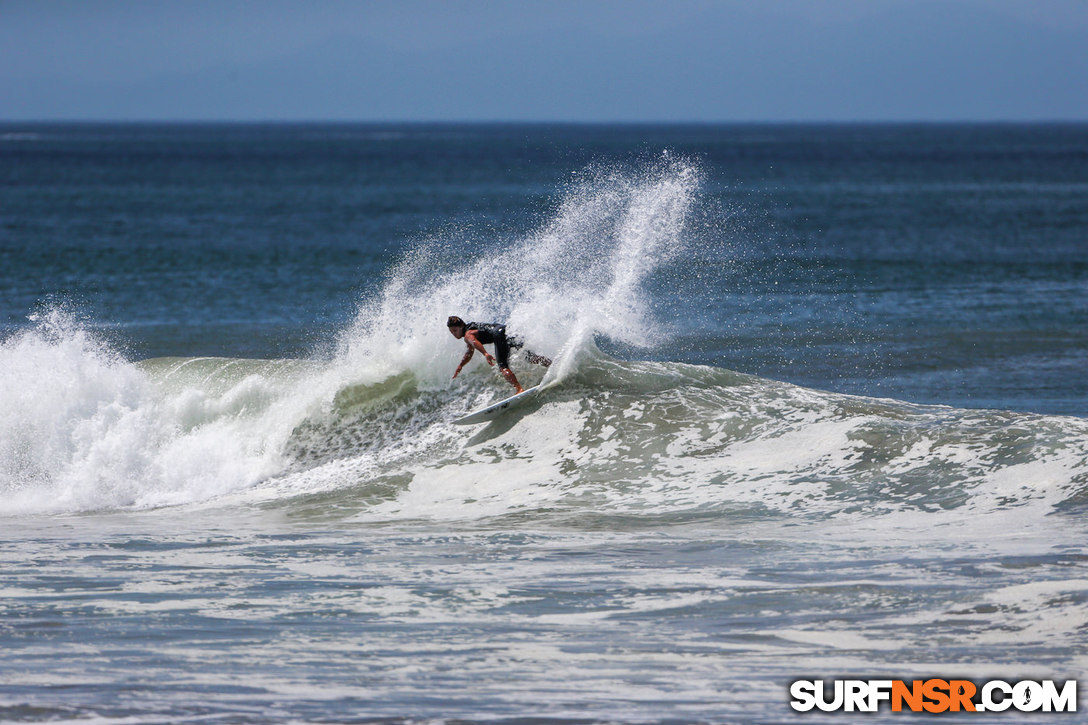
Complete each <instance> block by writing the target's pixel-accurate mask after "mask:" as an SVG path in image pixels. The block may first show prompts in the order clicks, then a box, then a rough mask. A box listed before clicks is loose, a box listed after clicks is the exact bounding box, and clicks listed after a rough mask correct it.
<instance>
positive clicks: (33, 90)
mask: <svg viewBox="0 0 1088 725" xmlns="http://www.w3.org/2000/svg"><path fill="white" fill-rule="evenodd" d="M0 119H9V120H27V119H105V120H109V119H157V120H189V119H192V120H235V119H236V120H321V119H329V120H364V121H365V120H438V121H447V120H561V121H717V120H720V121H752V120H756V121H758V120H770V121H797V120H832V121H849V120H1036V119H1046V120H1051V119H1055V120H1088V0H758V1H757V0H552V1H550V2H542V1H533V2H530V1H523V2H519V1H517V0H446V1H442V2H440V1H438V0H370V1H362V0H357V1H351V2H349V1H347V0H306V1H305V2H303V1H300V0H171V1H167V0H0Z"/></svg>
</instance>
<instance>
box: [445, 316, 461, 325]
mask: <svg viewBox="0 0 1088 725" xmlns="http://www.w3.org/2000/svg"><path fill="white" fill-rule="evenodd" d="M464 326H465V321H464V320H462V319H461V318H460V317H458V316H457V315H450V318H449V319H448V320H446V327H464Z"/></svg>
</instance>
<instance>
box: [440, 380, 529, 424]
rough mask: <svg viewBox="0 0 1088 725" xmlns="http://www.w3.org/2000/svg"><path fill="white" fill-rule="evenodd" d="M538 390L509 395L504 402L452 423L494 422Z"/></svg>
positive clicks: (481, 409) (501, 401) (493, 404)
mask: <svg viewBox="0 0 1088 725" xmlns="http://www.w3.org/2000/svg"><path fill="white" fill-rule="evenodd" d="M539 390H540V386H539V385H536V386H534V387H532V388H529V389H527V390H523V391H521V392H520V393H517V394H516V395H511V396H510V397H509V398H506V399H505V400H500V401H499V402H497V403H492V404H491V405H489V406H487V407H486V408H480V409H479V410H476V411H473V412H471V413H469V414H468V415H466V416H464V417H462V418H458V419H457V420H455V421H453V424H454V425H473V424H475V423H486V422H488V421H489V420H494V419H495V418H498V417H499V416H500V415H502V414H503V413H505V412H506V411H508V410H510V409H511V408H514V407H517V406H519V405H521V404H522V403H524V402H525V401H526V400H528V399H529V398H531V397H533V395H534V394H536V393H537V391H539Z"/></svg>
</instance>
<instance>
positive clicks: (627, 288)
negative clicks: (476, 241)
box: [0, 155, 1088, 722]
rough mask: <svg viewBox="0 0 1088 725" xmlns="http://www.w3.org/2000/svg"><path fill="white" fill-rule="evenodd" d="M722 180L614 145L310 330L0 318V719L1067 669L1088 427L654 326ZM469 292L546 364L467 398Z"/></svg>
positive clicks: (685, 693) (596, 704) (308, 714)
mask: <svg viewBox="0 0 1088 725" xmlns="http://www.w3.org/2000/svg"><path fill="white" fill-rule="evenodd" d="M704 183H705V175H704V173H703V171H701V169H700V167H699V166H698V165H697V164H694V163H692V162H690V161H687V160H684V159H677V158H675V157H672V156H669V155H666V156H664V157H663V158H660V159H658V160H656V161H654V162H653V163H649V164H645V165H643V166H641V167H639V168H638V169H637V171H632V170H631V169H630V168H625V169H618V168H612V167H606V166H593V167H590V168H589V169H586V170H583V171H582V172H580V173H579V174H578V175H576V176H575V177H574V178H573V179H572V180H571V181H570V183H569V186H568V188H566V189H565V191H564V194H563V195H562V198H561V200H560V201H559V202H558V203H557V205H556V207H555V209H554V210H553V211H552V213H551V214H550V217H549V218H548V219H547V220H546V221H545V222H544V223H543V224H542V225H540V226H539V228H537V229H536V230H534V231H532V232H531V233H529V234H526V235H523V236H521V237H519V238H515V239H511V240H508V241H507V242H505V243H504V244H502V245H497V246H496V245H494V244H490V245H479V246H478V247H476V248H472V247H469V248H466V246H465V245H464V244H463V243H461V242H460V240H458V241H457V243H454V242H453V241H451V238H447V237H443V236H442V235H438V236H435V237H433V238H430V239H428V240H424V241H421V242H420V243H419V244H417V245H416V246H414V247H413V248H412V249H411V251H410V252H409V253H407V254H405V255H404V256H403V257H402V258H401V259H400V261H399V262H398V263H397V264H396V265H394V266H393V267H391V268H390V269H389V270H388V271H387V273H386V275H385V277H384V278H383V279H382V280H381V282H380V284H379V285H377V286H376V287H375V289H374V291H372V292H370V293H368V294H366V295H364V296H363V297H362V298H361V299H360V300H359V301H358V304H357V311H356V313H355V315H354V319H353V320H352V321H351V323H350V324H348V325H346V326H345V327H344V328H343V329H342V330H341V331H340V332H339V335H338V337H337V339H336V340H335V342H334V344H332V345H329V346H325V348H324V349H321V350H318V351H315V352H314V353H313V354H312V355H311V356H309V357H305V358H292V359H238V358H220V357H169V358H163V357H159V358H151V359H143V360H134V359H132V358H131V356H129V355H127V354H126V353H125V351H124V350H123V349H122V348H120V347H119V346H118V345H116V344H115V343H114V342H112V341H111V340H110V339H108V336H105V335H102V334H100V333H99V332H98V331H96V330H94V329H92V328H91V327H90V326H88V325H86V324H84V322H83V321H82V320H81V317H80V314H79V310H78V309H76V310H73V309H69V308H66V307H65V306H63V305H51V306H50V305H47V306H43V307H42V308H40V309H39V310H38V311H37V312H36V313H34V315H33V320H32V324H31V325H29V326H27V327H26V328H25V329H22V330H20V331H17V332H14V333H12V334H10V335H8V336H7V337H6V338H5V339H4V340H3V342H2V343H0V493H2V494H3V495H2V498H0V525H2V526H3V529H4V531H5V533H4V535H3V540H4V545H3V554H2V555H0V559H2V560H3V564H4V569H5V572H6V573H5V574H4V575H3V577H2V579H0V592H2V594H3V609H2V610H0V612H2V614H3V619H0V640H2V641H3V642H4V646H5V652H6V653H7V654H6V655H5V658H4V664H3V665H0V682H3V683H4V684H3V685H2V686H0V718H3V719H10V720H22V719H31V718H37V717H42V718H45V719H68V718H73V719H80V718H88V717H90V718H94V719H97V720H101V721H110V722H112V721H117V722H122V721H123V722H155V721H162V720H184V719H213V720H215V719H223V718H229V719H231V721H253V722H260V721H267V720H281V719H282V720H303V721H310V720H323V719H327V718H328V719H333V720H337V721H340V720H347V719H352V718H384V717H400V716H406V717H408V718H409V719H412V718H418V719H426V720H432V719H440V720H445V719H449V720H465V719H468V720H473V719H480V720H496V719H504V718H518V717H527V718H543V719H545V720H547V719H554V720H556V721H560V720H567V719H571V720H573V719H583V718H585V719H589V720H600V721H663V720H670V721H681V720H682V721H721V720H730V721H738V722H740V721H743V722H770V721H777V720H778V719H782V718H786V717H788V716H790V715H791V713H790V712H789V710H788V707H787V704H786V700H787V698H786V696H785V692H786V688H787V686H788V683H789V682H790V681H792V680H793V679H797V678H800V677H802V676H805V675H812V674H818V675H820V676H823V677H826V678H830V677H831V676H840V675H841V676H845V675H858V676H861V675H864V676H877V675H888V676H895V677H902V678H909V677H911V676H927V677H928V676H942V675H956V676H967V677H973V678H985V677H1003V678H1006V679H1011V678H1013V676H1014V675H1015V676H1016V677H1029V676H1039V677H1042V676H1054V677H1057V678H1058V679H1070V678H1074V677H1076V676H1078V675H1079V674H1081V673H1083V672H1084V671H1085V669H1086V665H1088V657H1086V644H1088V643H1086V641H1085V637H1084V622H1086V621H1088V571H1086V570H1085V558H1084V546H1083V542H1084V541H1085V538H1084V534H1085V530H1084V529H1085V527H1084V523H1083V512H1084V505H1085V502H1086V501H1088V422H1086V421H1085V420H1084V419H1082V418H1077V417H1069V416H1053V415H1039V414H1033V413H1024V412H1010V411H1004V410H988V409H967V408H956V407H951V406H943V405H922V404H917V403H911V402H906V401H900V400H895V399H890V398H875V397H866V396H860V395H848V394H843V393H836V392H829V391H824V390H819V389H814V388H810V387H804V386H800V385H796V384H792V383H790V382H788V381H780V380H774V379H769V378H766V377H760V376H756V375H752V374H746V373H743V372H738V371H733V370H729V369H725V368H722V367H715V366H711V365H700V364H690V363H681V362H675V361H669V360H662V359H647V357H649V356H645V355H640V351H644V350H648V349H650V348H655V347H658V348H659V347H660V346H661V345H662V343H663V341H664V342H667V340H668V339H669V337H670V335H673V334H674V329H675V324H674V321H672V320H670V319H668V317H667V312H666V310H667V309H669V308H668V306H667V305H661V304H659V299H658V298H657V297H655V296H654V295H652V294H650V293H649V292H648V290H647V286H648V282H649V281H650V280H655V284H657V285H658V287H661V286H664V287H665V288H667V287H668V283H669V275H672V274H676V273H677V272H676V270H677V269H684V265H683V260H684V259H685V258H687V257H690V256H692V255H693V254H694V253H695V252H696V251H697V250H696V249H695V248H694V247H695V246H696V245H698V244H700V243H701V242H700V241H699V239H698V237H696V236H694V235H692V234H690V225H691V224H692V223H693V221H692V220H693V217H694V216H696V215H698V213H699V205H700V204H701V203H702V197H701V188H702V186H703V184H704ZM678 265H679V266H678ZM451 314H457V315H460V316H462V317H464V318H466V319H474V320H479V321H491V320H497V321H505V322H507V324H508V326H509V328H510V329H511V330H512V331H514V332H515V334H517V335H519V336H521V337H522V338H523V339H524V340H525V342H526V345H527V347H529V348H532V349H533V350H536V351H539V352H541V353H544V354H547V355H549V356H552V357H553V358H554V359H555V364H554V365H553V366H552V367H551V368H550V369H548V371H547V372H545V371H544V369H543V368H537V367H534V366H529V365H527V364H523V363H521V361H520V360H518V359H516V358H515V360H514V369H515V371H516V372H517V374H518V375H519V377H521V379H522V382H523V384H525V385H526V386H527V387H528V385H530V384H537V383H543V387H542V393H541V394H539V395H538V396H536V398H535V399H534V401H533V402H532V403H531V404H529V405H526V406H523V407H522V408H520V409H518V410H516V411H513V412H511V413H509V414H508V415H506V416H504V417H502V418H500V419H499V420H497V421H495V422H493V423H490V424H488V425H485V426H480V427H478V428H473V429H465V428H460V427H458V426H455V425H453V424H452V421H453V420H454V419H456V418H458V417H460V416H462V415H464V414H466V413H467V412H469V411H471V410H473V409H476V408H478V407H480V406H482V405H485V404H488V403H491V402H494V401H497V400H499V399H501V398H502V397H505V396H506V395H508V394H509V393H510V389H509V386H508V385H507V384H506V383H505V382H503V380H502V379H501V377H500V376H498V374H497V373H496V372H495V370H493V369H491V368H488V367H487V366H486V365H485V364H483V363H482V362H481V361H480V360H479V359H478V358H477V359H475V360H473V363H472V364H471V365H470V366H469V367H467V368H466V370H465V372H464V373H463V374H462V375H461V376H459V377H458V378H457V379H455V380H451V375H452V372H453V370H454V368H455V366H456V363H457V361H458V359H459V357H460V355H461V354H462V351H463V349H462V347H461V345H462V344H463V343H460V342H459V341H456V340H454V339H453V338H452V337H451V336H450V335H449V334H448V332H447V331H446V329H445V319H446V317H447V316H448V315H451ZM723 324H727V323H725V322H723ZM659 357H660V356H659ZM519 364H520V367H519ZM139 632H144V633H146V634H143V635H141V634H138V633H139ZM885 716H888V717H889V719H891V717H890V715H889V713H883V714H882V715H881V716H879V717H885ZM820 717H826V719H827V721H828V722H830V721H832V720H835V719H836V718H835V716H834V715H830V716H820V715H812V716H810V717H808V718H806V719H807V720H810V721H814V722H815V721H820ZM990 717H991V718H992V720H993V721H994V722H997V721H1003V720H1002V718H1000V717H997V716H990ZM895 719H896V720H897V721H910V720H911V717H910V716H906V715H898V714H897V716H896V717H895ZM972 721H973V722H984V721H987V720H986V718H979V717H975V718H972ZM1071 721H1072V720H1063V722H1071Z"/></svg>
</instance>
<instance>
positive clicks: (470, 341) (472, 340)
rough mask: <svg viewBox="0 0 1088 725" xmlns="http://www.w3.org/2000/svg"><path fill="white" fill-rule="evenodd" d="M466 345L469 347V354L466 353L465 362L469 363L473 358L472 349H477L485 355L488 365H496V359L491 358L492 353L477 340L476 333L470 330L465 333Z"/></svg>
mask: <svg viewBox="0 0 1088 725" xmlns="http://www.w3.org/2000/svg"><path fill="white" fill-rule="evenodd" d="M465 344H466V345H468V352H467V353H465V362H468V359H469V358H470V357H472V349H473V348H476V349H477V350H479V351H480V352H482V353H483V354H484V359H485V360H487V364H488V365H494V364H495V358H493V357H491V353H489V352H488V351H487V349H486V348H484V345H483V343H482V342H480V341H479V340H478V339H476V333H475V331H473V330H469V331H468V332H466V333H465ZM461 364H462V365H464V363H461Z"/></svg>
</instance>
